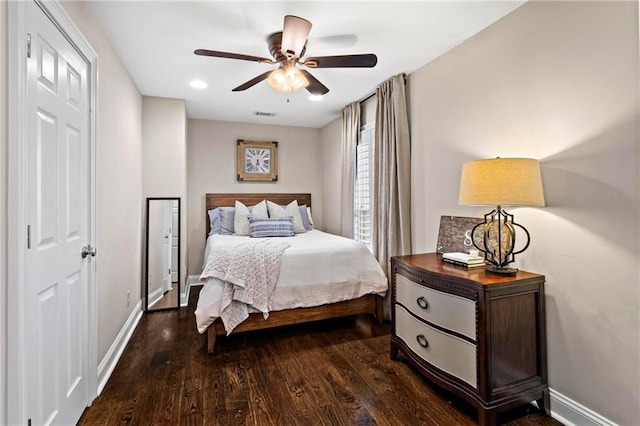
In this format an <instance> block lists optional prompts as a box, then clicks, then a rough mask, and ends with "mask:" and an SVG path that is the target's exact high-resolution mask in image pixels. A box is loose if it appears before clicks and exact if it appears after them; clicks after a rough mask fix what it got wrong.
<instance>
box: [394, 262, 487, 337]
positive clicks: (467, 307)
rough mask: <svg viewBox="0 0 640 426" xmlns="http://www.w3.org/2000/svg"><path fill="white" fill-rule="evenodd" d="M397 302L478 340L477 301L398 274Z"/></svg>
mask: <svg viewBox="0 0 640 426" xmlns="http://www.w3.org/2000/svg"><path fill="white" fill-rule="evenodd" d="M396 302H398V303H402V304H403V305H404V306H405V307H406V308H407V309H408V310H409V311H411V312H412V313H413V314H414V315H416V316H418V317H420V318H422V319H424V320H426V321H429V322H431V323H433V324H436V325H438V326H440V327H443V328H446V329H447V330H452V331H456V332H458V333H460V334H462V335H464V336H467V337H468V338H470V339H473V340H476V303H475V302H474V301H473V300H469V299H465V298H464V297H460V296H456V295H454V294H447V293H443V292H441V291H437V290H433V289H431V288H428V287H425V286H422V285H420V284H417V283H415V282H413V281H411V280H409V279H408V278H407V277H405V276H404V275H400V274H396Z"/></svg>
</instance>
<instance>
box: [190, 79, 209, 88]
mask: <svg viewBox="0 0 640 426" xmlns="http://www.w3.org/2000/svg"><path fill="white" fill-rule="evenodd" d="M189 86H191V87H193V88H194V89H206V88H207V83H205V82H204V81H202V80H191V81H190V82H189Z"/></svg>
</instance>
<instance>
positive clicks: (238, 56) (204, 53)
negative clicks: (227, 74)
mask: <svg viewBox="0 0 640 426" xmlns="http://www.w3.org/2000/svg"><path fill="white" fill-rule="evenodd" d="M193 53H195V54H196V55H200V56H213V57H215V58H227V59H240V60H241V61H253V62H260V63H263V64H275V63H276V62H275V61H273V60H272V59H268V58H261V57H259V56H251V55H242V54H240V53H229V52H218V51H217V50H207V49H197V50H194V52H193Z"/></svg>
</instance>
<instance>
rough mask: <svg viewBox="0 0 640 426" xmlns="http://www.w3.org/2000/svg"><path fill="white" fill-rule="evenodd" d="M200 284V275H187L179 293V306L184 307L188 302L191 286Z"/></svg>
mask: <svg viewBox="0 0 640 426" xmlns="http://www.w3.org/2000/svg"><path fill="white" fill-rule="evenodd" d="M198 285H202V283H201V282H200V275H189V276H188V277H187V283H186V285H185V289H184V292H182V293H181V294H180V306H181V307H183V308H184V307H185V306H187V305H188V304H189V292H190V291H191V287H195V286H198Z"/></svg>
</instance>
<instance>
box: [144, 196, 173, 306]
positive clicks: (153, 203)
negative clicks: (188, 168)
mask: <svg viewBox="0 0 640 426" xmlns="http://www.w3.org/2000/svg"><path fill="white" fill-rule="evenodd" d="M143 290H144V291H143V294H144V303H145V310H146V311H159V310H164V309H176V308H179V307H180V198H147V214H146V250H145V283H144V289H143Z"/></svg>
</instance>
